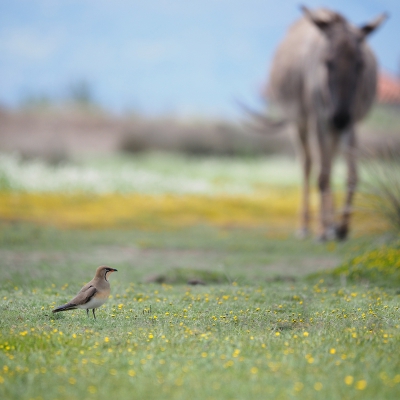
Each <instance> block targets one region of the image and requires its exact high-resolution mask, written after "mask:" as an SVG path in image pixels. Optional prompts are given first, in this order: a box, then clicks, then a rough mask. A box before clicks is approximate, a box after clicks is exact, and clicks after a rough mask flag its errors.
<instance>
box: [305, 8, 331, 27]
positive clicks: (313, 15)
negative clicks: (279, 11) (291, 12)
mask: <svg viewBox="0 0 400 400" xmlns="http://www.w3.org/2000/svg"><path fill="white" fill-rule="evenodd" d="M300 9H301V11H302V12H303V14H304V15H305V17H306V18H307V19H309V20H310V21H311V22H312V23H313V24H314V25H315V26H316V27H317V28H319V29H321V30H322V31H325V30H326V29H327V28H328V27H329V26H330V25H331V24H332V22H333V21H334V18H333V16H332V15H331V14H330V13H326V12H314V11H312V10H310V9H309V8H307V7H306V6H300ZM319 11H321V10H319Z"/></svg>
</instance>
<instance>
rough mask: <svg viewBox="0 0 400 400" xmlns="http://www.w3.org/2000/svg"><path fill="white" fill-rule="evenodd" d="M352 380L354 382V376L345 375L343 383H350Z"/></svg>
mask: <svg viewBox="0 0 400 400" xmlns="http://www.w3.org/2000/svg"><path fill="white" fill-rule="evenodd" d="M353 382H354V378H353V377H352V376H351V375H347V376H346V377H345V378H344V383H345V384H346V385H351V384H352V383H353Z"/></svg>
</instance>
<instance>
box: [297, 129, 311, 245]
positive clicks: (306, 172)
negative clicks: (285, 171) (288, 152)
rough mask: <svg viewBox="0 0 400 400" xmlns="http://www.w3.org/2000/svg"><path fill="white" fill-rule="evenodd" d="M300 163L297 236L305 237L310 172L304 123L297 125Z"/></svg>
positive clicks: (307, 222)
mask: <svg viewBox="0 0 400 400" xmlns="http://www.w3.org/2000/svg"><path fill="white" fill-rule="evenodd" d="M298 133H299V142H300V151H301V163H302V172H303V189H302V198H301V211H300V231H299V234H298V236H299V237H300V238H305V237H307V236H308V234H309V232H310V174H311V165H312V160H311V151H310V143H309V137H308V131H307V125H306V124H305V123H303V124H299V126H298Z"/></svg>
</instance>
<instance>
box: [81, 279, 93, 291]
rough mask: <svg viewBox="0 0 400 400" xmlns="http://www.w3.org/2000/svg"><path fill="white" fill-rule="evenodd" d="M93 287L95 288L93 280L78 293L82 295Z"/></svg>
mask: <svg viewBox="0 0 400 400" xmlns="http://www.w3.org/2000/svg"><path fill="white" fill-rule="evenodd" d="M92 287H93V280H91V281H90V282H88V283H87V284H86V285H85V286H83V288H82V289H81V290H80V291H79V292H78V294H79V293H82V292H86V291H87V290H88V289H90V288H92Z"/></svg>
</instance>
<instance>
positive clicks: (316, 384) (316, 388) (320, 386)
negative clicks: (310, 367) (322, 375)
mask: <svg viewBox="0 0 400 400" xmlns="http://www.w3.org/2000/svg"><path fill="white" fill-rule="evenodd" d="M322 388H323V385H322V383H321V382H316V383H315V384H314V389H315V390H316V391H320V390H321V389H322Z"/></svg>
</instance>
